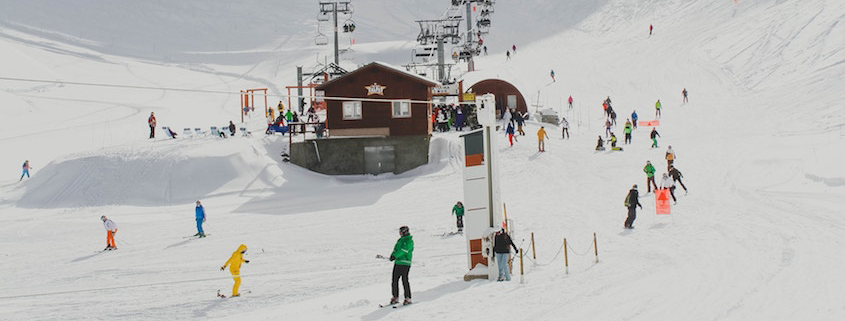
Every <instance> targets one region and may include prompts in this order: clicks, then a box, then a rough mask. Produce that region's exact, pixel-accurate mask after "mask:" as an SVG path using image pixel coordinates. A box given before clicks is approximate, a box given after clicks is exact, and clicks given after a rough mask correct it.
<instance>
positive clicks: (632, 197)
mask: <svg viewBox="0 0 845 321" xmlns="http://www.w3.org/2000/svg"><path fill="white" fill-rule="evenodd" d="M637 206H639V207H640V209H642V208H643V206H642V205H640V192H638V191H637V184H634V187H631V190H630V191H628V196H625V207H627V208H628V219H626V220H625V228H634V220H635V219H637Z"/></svg>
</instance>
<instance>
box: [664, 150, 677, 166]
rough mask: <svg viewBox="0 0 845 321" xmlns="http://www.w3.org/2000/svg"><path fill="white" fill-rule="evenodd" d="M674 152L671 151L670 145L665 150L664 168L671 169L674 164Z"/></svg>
mask: <svg viewBox="0 0 845 321" xmlns="http://www.w3.org/2000/svg"><path fill="white" fill-rule="evenodd" d="M676 158H677V157H675V151H674V150H672V145H669V149H667V150H666V163H667V164H666V168H669V167H672V164H673V163H674V162H675V159H676Z"/></svg>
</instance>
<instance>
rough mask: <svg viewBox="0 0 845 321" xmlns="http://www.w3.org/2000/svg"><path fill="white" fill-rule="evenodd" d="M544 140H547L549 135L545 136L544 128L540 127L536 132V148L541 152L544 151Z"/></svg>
mask: <svg viewBox="0 0 845 321" xmlns="http://www.w3.org/2000/svg"><path fill="white" fill-rule="evenodd" d="M546 138H549V134H546V127H544V126H540V130H538V131H537V147H538V149H539V150H540V151H541V152H545V151H546V143H545V139H546Z"/></svg>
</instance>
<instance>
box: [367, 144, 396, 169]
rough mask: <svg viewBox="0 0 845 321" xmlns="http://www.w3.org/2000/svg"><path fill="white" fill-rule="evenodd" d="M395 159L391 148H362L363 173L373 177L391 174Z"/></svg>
mask: <svg viewBox="0 0 845 321" xmlns="http://www.w3.org/2000/svg"><path fill="white" fill-rule="evenodd" d="M395 159H396V156H395V154H394V153H393V146H369V147H364V172H365V173H366V174H373V175H378V174H381V173H392V172H393V171H394V168H395V167H396V166H395V164H394V162H395Z"/></svg>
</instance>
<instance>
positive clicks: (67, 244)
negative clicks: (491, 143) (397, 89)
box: [0, 0, 845, 320]
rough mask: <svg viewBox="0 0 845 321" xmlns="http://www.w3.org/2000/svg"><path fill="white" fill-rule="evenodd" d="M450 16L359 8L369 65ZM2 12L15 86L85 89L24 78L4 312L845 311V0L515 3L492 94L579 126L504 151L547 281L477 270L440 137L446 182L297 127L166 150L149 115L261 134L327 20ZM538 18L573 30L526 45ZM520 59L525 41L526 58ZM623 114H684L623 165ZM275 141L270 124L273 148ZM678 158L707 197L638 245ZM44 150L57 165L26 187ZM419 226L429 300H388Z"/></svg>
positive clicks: (84, 7) (522, 226) (509, 187)
mask: <svg viewBox="0 0 845 321" xmlns="http://www.w3.org/2000/svg"><path fill="white" fill-rule="evenodd" d="M359 2H360V3H359ZM430 2H431V1H423V0H416V1H412V0H404V1H357V2H355V4H356V14H355V16H354V19H355V22H356V24H357V25H358V26H359V30H362V32H361V34H360V36H356V37H358V38H359V39H358V41H357V42H356V43H358V44H360V46H361V47H362V48H367V50H362V51H361V53H358V54H356V53H354V50H353V53H351V54H349V55H348V56H347V58H349V59H362V60H350V61H347V62H346V63H347V64H361V63H365V62H367V61H365V60H363V59H367V58H369V57H371V56H370V54H372V55H373V56H376V55H385V53H384V52H379V50H378V49H379V48H394V50H396V51H395V52H399V49H396V48H403V46H405V45H403V44H402V42H403V41H409V40H412V39H413V37H414V35H415V33H416V30H415V27H414V26H413V24H409V21H410V20H414V19H429V18H432V17H433V16H434V17H436V16H437V15H439V14H440V13H442V9H443V8H445V6H446V1H443V2H444V3H443V4H438V5H436V6H433V5H430ZM396 3H400V4H401V6H396V5H395V4H396ZM2 5H3V7H4V13H6V15H5V17H0V28H2V32H0V35H2V37H0V52H3V57H4V58H6V59H2V60H0V70H2V73H3V75H0V76H2V77H6V78H35V79H55V80H62V81H65V82H67V83H46V84H45V83H36V82H22V81H7V80H2V81H0V88H2V89H3V90H2V91H0V115H2V119H3V120H4V126H3V127H2V128H0V149H2V150H3V151H4V156H3V157H2V158H0V168H3V171H2V173H4V174H3V177H5V179H0V258H2V260H0V262H2V263H0V268H4V269H5V270H7V271H10V273H11V274H12V275H11V277H7V278H3V279H2V281H0V292H2V294H0V302H2V303H3V304H2V305H0V315H2V317H1V318H0V319H10V320H24V319H26V320H56V319H62V320H92V319H94V320H106V319H109V320H113V319H116V318H119V319H128V320H170V319H176V320H185V319H220V320H231V319H246V320H278V319H280V318H290V317H295V318H296V319H301V320H432V319H435V320H479V319H489V318H496V319H517V320H560V319H584V320H797V319H808V320H841V319H843V318H845V305H843V304H842V303H841V302H842V300H843V298H845V290H843V289H845V279H843V278H841V277H839V274H841V271H842V269H843V268H845V259H843V258H840V256H838V255H837V253H838V251H837V250H838V249H839V248H841V247H842V245H843V244H845V236H843V235H845V233H843V229H845V218H843V217H842V215H841V212H842V211H841V208H842V203H843V201H842V199H843V195H845V169H843V168H842V167H841V166H838V165H839V164H838V163H839V162H838V160H839V159H841V157H842V156H843V155H845V152H843V150H845V149H843V148H844V147H845V131H843V129H842V128H843V127H842V125H843V124H845V118H843V117H845V116H843V115H845V110H843V107H842V105H841V103H840V102H841V101H843V98H845V94H843V93H842V92H841V90H840V87H841V85H842V83H843V80H845V63H843V61H845V50H843V49H845V27H843V25H842V23H841V22H842V21H843V18H844V17H845V3H843V2H842V1H833V0H808V1H800V2H789V1H774V0H769V1H755V2H752V1H738V2H736V3H735V2H733V1H718V2H713V1H679V0H653V1H634V0H610V1H551V0H548V1H547V0H543V1H527V0H525V1H516V0H514V1H497V6H500V7H499V8H500V9H497V12H496V13H495V16H494V19H496V20H494V33H493V34H491V35H490V37H489V38H490V39H489V41H488V40H485V41H487V42H488V43H490V45H489V46H490V47H491V48H490V49H491V50H490V52H491V55H490V56H487V57H482V58H481V59H479V61H478V62H477V67H478V69H479V71H477V72H474V73H470V74H468V75H466V78H467V81H468V82H472V81H475V80H481V79H484V78H488V77H500V78H503V79H506V80H508V81H509V82H511V83H513V84H515V85H516V86H517V87H518V88H519V89H520V90H521V91H522V92H523V93H524V94H525V95H526V98H529V99H530V101H531V104H532V105H542V107H540V106H537V107H534V106H532V107H531V108H530V110H531V111H532V112H533V111H534V110H535V108H537V109H540V108H552V109H556V110H558V111H559V112H560V113H561V115H563V116H565V117H567V119H569V120H570V124H571V125H572V129H571V131H572V138H571V139H569V140H562V139H560V129H559V128H557V127H556V126H554V125H549V124H538V123H535V122H529V123H528V125H527V126H526V132H527V135H526V136H520V137H519V141H518V142H517V143H516V144H515V145H514V146H513V147H510V146H508V145H507V143H506V142H505V140H504V139H503V140H501V141H500V142H499V146H498V147H497V148H499V149H500V151H501V152H500V155H501V158H502V164H503V166H502V170H501V173H502V183H503V188H502V195H503V198H504V201H505V202H506V203H507V208H508V214H509V217H510V218H512V219H514V220H515V231H514V240H515V242H516V243H517V244H518V245H519V246H521V247H524V248H526V250H527V248H528V246H529V242H530V233H531V232H534V233H535V238H536V249H537V256H538V257H537V259H536V262H533V261H526V263H525V271H526V275H525V279H524V284H520V283H519V282H518V281H519V279H520V278H519V277H518V276H517V277H515V278H514V281H513V282H509V283H504V282H503V283H495V282H494V283H490V282H486V281H474V282H464V281H463V280H462V278H461V277H462V275H463V273H464V272H465V270H466V262H465V256H464V255H465V254H464V240H463V238H462V237H460V236H449V235H444V233H445V232H448V231H450V230H451V229H454V227H453V226H454V222H453V218H451V217H450V215H449V212H448V211H449V209H450V208H451V206H452V205H453V204H454V203H455V202H456V201H458V200H460V197H461V195H463V193H462V190H461V188H462V187H461V180H460V175H461V166H462V157H461V156H460V155H461V145H460V141H459V139H458V137H457V133H454V132H452V133H445V134H440V133H435V137H434V139H433V140H432V152H431V157H430V159H431V162H430V164H429V165H426V166H423V167H420V168H418V169H416V170H413V171H410V172H407V173H404V174H402V175H379V176H375V177H373V176H343V177H328V176H324V175H318V174H315V173H311V172H308V171H306V170H303V169H301V168H298V167H296V166H293V165H290V164H287V163H283V162H281V159H280V157H279V153H280V152H281V151H283V150H284V149H285V145H286V142H287V140H286V138H282V137H280V136H276V137H264V136H263V135H260V134H256V135H253V136H252V137H234V138H229V139H225V140H224V139H217V138H211V137H204V138H184V137H180V138H179V139H176V140H169V139H165V138H162V137H159V138H157V139H155V140H148V139H147V138H146V135H147V133H146V131H147V126H146V123H145V121H146V117H147V116H148V115H149V113H150V112H152V111H154V112H155V113H156V115H157V116H158V119H159V125H160V126H161V125H165V126H173V127H175V128H177V129H178V128H182V127H191V128H193V127H203V128H207V127H209V126H221V125H223V124H226V123H228V121H229V120H235V121H236V122H237V121H238V118H239V117H238V111H237V95H236V93H237V91H238V90H240V89H244V88H251V87H256V86H268V88H271V91H273V92H275V93H280V92H281V88H282V87H281V86H282V85H283V84H289V83H292V82H293V78H292V75H291V74H292V71H293V70H294V67H295V66H296V65H297V64H300V65H301V64H305V65H312V64H313V63H312V62H313V61H314V56H315V55H316V52H318V51H319V50H321V49H317V48H313V47H312V46H310V43H311V42H310V41H311V40H312V39H313V30H314V29H315V24H314V22H313V21H311V19H313V17H314V16H315V15H316V9H315V7H316V4H315V3H313V2H305V1H297V2H295V3H293V2H292V3H290V4H288V3H287V2H285V7H284V8H283V9H284V10H282V9H277V8H275V7H274V6H278V5H279V4H278V3H271V2H264V1H255V2H251V3H247V5H246V6H238V5H235V4H234V3H231V2H224V1H179V2H173V3H171V2H150V3H137V2H131V3H130V2H127V1H123V2H113V1H99V2H97V1H95V2H90V3H87V4H76V3H73V4H71V3H67V2H62V1H27V2H19V1H2ZM92 7H96V8H97V9H91V8H92ZM127 12H132V13H133V14H127ZM247 17H248V18H247ZM364 17H366V18H364ZM248 19H249V20H248ZM91 20H96V21H98V22H100V23H101V24H100V25H105V26H110V27H111V28H95V27H93V26H94V25H93V24H91V23H90V22H89V21H91ZM245 20H246V21H245ZM151 22H154V23H151ZM271 24H272V25H273V30H272V31H271V30H269V29H265V28H262V27H263V26H270V25H271ZM649 24H653V25H654V27H655V29H654V34H653V35H651V36H649V35H648V26H649ZM538 25H542V26H547V27H548V28H547V29H544V30H542V32H539V31H538V32H537V33H528V32H527V31H529V30H533V29H536V28H537V26H538ZM376 27H378V29H376ZM276 29H278V31H276ZM168 31H172V32H168ZM499 31H501V33H498V32H499ZM356 32H357V31H356ZM244 34H251V35H256V37H246V36H244ZM276 35H278V37H276ZM368 37H371V39H366V40H362V39H363V38H368ZM497 37H499V38H497ZM111 39H113V40H111ZM185 39H188V40H185ZM267 39H273V40H272V41H266V40H267ZM183 40H184V41H183ZM150 41H154V42H155V43H156V44H155V47H156V49H152V48H150V44H149V42H150ZM358 44H356V45H354V46H352V48H353V49H354V48H356V46H358ZM510 44H517V46H518V47H519V49H518V52H517V53H516V54H515V55H513V57H512V59H511V60H509V61H506V60H505V57H504V55H502V54H501V52H503V51H504V49H505V47H509V45H510ZM227 45H229V46H230V47H229V48H228V49H227ZM402 50H404V49H402ZM365 52H366V54H365ZM387 55H391V56H393V55H392V54H387ZM394 57H396V59H398V58H400V56H399V55H398V54H397V55H395V56H394ZM391 62H392V61H391ZM401 62H402V61H399V63H401ZM550 69H554V70H555V72H556V75H557V79H556V81H555V82H552V81H551V79H550V77H549V70H550ZM71 82H76V83H78V82H90V83H113V84H120V85H129V86H137V87H150V88H147V89H137V88H136V89H131V88H114V87H94V86H83V85H78V84H72V83H71ZM682 88H687V89H688V90H689V92H690V101H689V103H686V104H684V103H682V101H681V94H680V91H681V89H682ZM569 95H572V96H573V98H574V99H575V108H574V109H573V110H566V109H564V103H563V102H564V99H565V98H568V97H569ZM608 95H609V96H610V97H611V98H612V99H613V105H614V108H615V109H616V110H617V113H618V114H619V117H620V119H619V122H620V125H619V126H618V127H616V128H615V129H614V131H615V132H617V134H620V132H621V123H624V119H625V118H627V117H628V116H627V115H629V114H630V113H631V112H632V111H633V110H636V111H637V112H638V113H639V114H640V119H641V120H647V119H651V118H653V114H654V107H653V106H654V102H655V101H656V100H657V99H660V100H661V102H662V103H663V106H664V109H663V116H662V118H661V119H660V121H661V125H660V127H659V128H658V130H659V131H660V134H661V135H662V137H661V139H660V148H657V149H651V148H649V146H650V142H649V141H648V138H647V137H648V130H649V129H648V128H645V127H641V128H640V129H637V130H636V131H635V132H634V137H633V144H632V145H628V146H624V147H625V151H624V152H617V153H608V152H594V151H593V147H594V145H595V141H596V136H598V135H603V134H604V128H603V123H604V118H603V117H602V116H601V115H600V113H601V106H600V103H601V101H602V100H603V99H604V98H605V97H606V96H608ZM274 99H275V98H274ZM261 122H262V120H261V119H258V118H254V119H247V122H246V126H248V127H250V128H251V129H252V130H253V132H254V133H255V132H257V133H260V131H261ZM541 125H544V126H545V127H546V129H547V130H548V131H549V135H550V136H551V139H550V140H549V141H547V143H546V150H547V152H545V153H538V152H536V150H537V149H536V138H535V136H534V135H535V133H536V131H537V129H538V128H539V126H541ZM177 132H181V130H177ZM159 136H162V134H161V133H159ZM619 136H620V138H621V134H620V135H619ZM668 145H672V147H673V148H674V149H675V151H676V152H677V155H678V159H677V161H676V165H677V167H678V169H680V170H681V171H682V172H683V174H684V183H685V184H686V185H687V187H688V188H689V190H690V193H689V194H688V195H683V194H684V193H683V192H682V191H681V190H680V189H679V190H678V191H677V193H676V194H678V196H679V200H678V204H677V206H674V207H673V209H672V210H673V214H672V215H671V216H668V217H667V216H660V217H658V216H656V215H654V199H653V195H652V194H647V195H642V196H643V197H642V198H641V202H642V203H643V206H644V209H643V210H642V211H640V213H639V218H638V219H637V221H636V222H635V224H634V225H635V226H636V227H637V228H636V229H634V230H623V229H622V222H623V221H624V219H625V209H624V208H623V207H622V204H621V203H622V199H623V197H624V196H625V193H626V191H627V190H628V189H629V188H630V186H631V185H632V184H639V186H640V191H641V192H642V194H645V193H644V192H645V175H644V174H643V173H642V167H643V166H644V165H645V162H646V160H651V162H652V163H654V164H655V167H657V169H658V173H659V174H660V173H662V172H663V171H665V161H664V160H663V154H664V151H665V148H666V147H667V146H668ZM24 159H30V160H31V161H32V163H33V165H34V167H35V169H34V170H33V171H32V173H33V177H32V178H30V179H24V181H23V182H21V183H18V182H17V181H14V178H18V175H19V173H20V172H19V171H18V169H19V167H18V166H20V164H21V163H22V162H23V160H24ZM197 199H200V200H202V201H203V204H204V205H205V207H206V210H207V212H208V221H207V223H206V226H205V228H206V232H207V233H209V234H210V236H209V237H208V238H205V239H188V238H183V237H185V236H188V235H192V234H194V233H195V230H194V224H195V223H194V212H193V210H194V206H193V203H194V201H195V200H197ZM100 215H108V216H109V217H111V218H112V219H113V220H114V221H115V222H116V223H117V224H118V225H119V232H118V234H117V240H118V246H119V247H120V249H119V250H118V251H115V252H106V253H97V252H96V251H97V250H99V249H101V248H102V246H104V245H103V236H104V235H103V234H105V233H104V231H103V229H102V228H101V226H100V222H99V220H98V218H99V217H100ZM401 225H408V226H410V228H411V233H412V234H413V235H414V240H415V242H416V250H415V254H414V264H413V267H412V269H411V276H410V277H411V286H412V288H413V292H414V300H415V304H414V305H412V306H409V307H404V308H402V309H398V310H394V309H378V308H377V305H378V304H379V303H385V302H386V301H387V300H388V299H389V295H390V293H389V275H390V272H391V268H392V267H391V265H390V263H389V262H386V261H383V260H376V259H374V257H375V255H376V254H388V252H389V251H390V250H391V249H392V246H393V243H394V242H395V240H396V238H397V237H398V235H397V233H396V229H397V228H398V227H399V226H401ZM594 232H595V233H596V235H597V237H598V250H599V255H600V257H599V262H598V263H596V262H595V257H594V255H593V254H592V253H593V252H592V251H593V248H592V247H591V242H592V238H593V233H594ZM563 238H566V239H567V242H568V244H569V252H568V254H569V257H568V259H569V264H570V266H569V273H568V274H567V273H565V271H566V269H565V267H564V265H563V260H564V258H563V253H561V251H560V250H561V249H562V241H563ZM239 244H246V245H248V246H249V251H248V252H247V258H248V259H250V260H251V262H250V263H249V264H246V265H245V266H244V267H243V268H242V270H241V273H242V275H243V276H244V278H243V285H242V288H241V290H242V292H244V295H243V296H242V297H240V298H235V299H227V300H222V299H219V298H216V297H215V293H216V292H217V290H218V289H219V290H221V291H222V292H223V293H227V292H229V289H230V286H231V284H232V280H231V278H230V277H229V274H228V271H227V272H221V271H219V267H220V265H222V264H223V262H225V260H226V259H227V258H228V257H229V255H230V254H231V252H232V251H234V250H235V249H236V248H237V246H238V245H239ZM514 270H515V271H518V266H515V269H514ZM247 291H248V292H247ZM92 307H94V308H92Z"/></svg>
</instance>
